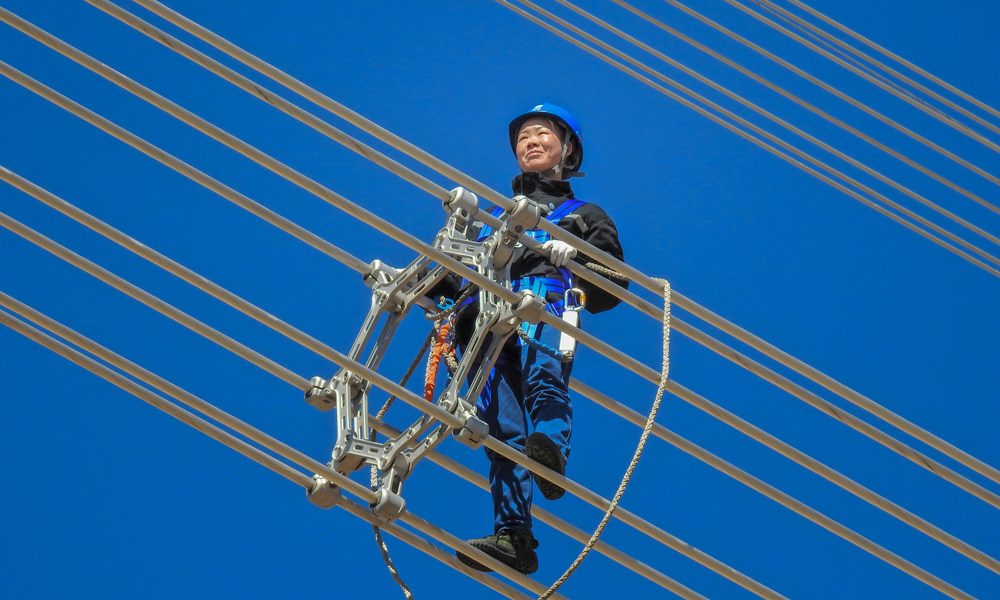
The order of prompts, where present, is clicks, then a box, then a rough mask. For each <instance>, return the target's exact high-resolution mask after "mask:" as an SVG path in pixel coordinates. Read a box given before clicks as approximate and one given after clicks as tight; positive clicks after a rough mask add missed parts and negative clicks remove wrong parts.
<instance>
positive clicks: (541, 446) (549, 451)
mask: <svg viewBox="0 0 1000 600" xmlns="http://www.w3.org/2000/svg"><path fill="white" fill-rule="evenodd" d="M524 454H525V455H527V457H528V458H531V459H534V460H536V461H538V462H540V463H542V464H543V465H545V466H546V467H548V468H550V469H552V470H553V471H555V472H556V473H559V474H560V475H565V474H566V457H564V456H563V453H562V450H560V449H559V445H558V444H556V443H555V442H553V441H552V440H551V439H550V438H549V436H547V435H545V434H544V433H539V432H537V431H536V432H535V433H532V434H531V435H529V436H528V439H527V441H526V442H525V443H524ZM531 476H532V477H534V478H535V483H536V484H537V485H538V491H540V492H541V493H542V496H543V497H544V498H545V499H546V500H558V499H559V498H562V497H563V494H565V493H566V490H564V489H562V488H561V487H559V486H558V485H556V484H554V483H552V482H551V481H549V480H548V479H545V478H542V477H539V476H538V475H535V474H534V473H532V474H531Z"/></svg>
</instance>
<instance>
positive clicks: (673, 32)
mask: <svg viewBox="0 0 1000 600" xmlns="http://www.w3.org/2000/svg"><path fill="white" fill-rule="evenodd" d="M612 1H613V2H614V3H615V4H618V5H619V6H621V7H622V8H625V9H626V10H628V11H630V12H631V13H633V14H635V15H636V16H638V17H640V18H642V19H644V20H646V21H647V22H649V23H651V24H653V25H655V26H656V27H659V28H660V29H662V30H664V31H666V32H667V33H670V34H671V35H673V36H675V37H677V38H678V39H681V40H683V41H685V42H687V43H688V44H690V45H692V46H694V47H695V48H697V49H699V50H701V51H702V52H704V53H706V54H708V55H709V56H711V57H713V58H715V59H716V60H719V61H720V62H722V63H724V64H726V65H728V66H729V67H731V68H733V69H736V70H737V71H739V72H740V73H742V74H744V75H746V76H747V77H749V78H751V79H753V80H754V81H756V82H757V83H760V84H761V85H763V86H765V87H767V88H768V89H770V90H771V91H773V92H775V93H777V94H780V95H782V96H784V97H785V98H787V99H789V100H791V101H792V102H795V103H796V104H798V105H799V106H801V107H802V108H805V109H806V110H808V111H810V112H812V113H813V114H816V115H818V116H820V117H822V118H823V119H825V120H827V121H829V122H830V123H833V124H834V125H837V126H838V127H840V128H841V129H843V130H845V131H847V132H849V133H851V134H852V135H854V136H856V137H858V138H859V139H861V140H864V141H865V142H868V143H869V144H871V145H873V146H875V147H876V148H878V149H879V150H882V151H883V152H885V153H887V154H889V155H890V156H892V157H894V158H896V159H898V160H900V161H902V162H903V163H905V164H907V165H909V166H911V167H913V168H914V169H917V170H918V171H920V172H921V173H924V174H926V175H928V176H930V177H932V178H934V179H936V180H943V181H944V182H945V183H946V185H948V186H949V187H951V188H952V189H954V190H956V191H958V192H959V193H962V194H964V195H966V196H969V197H972V198H974V199H976V200H978V201H980V203H985V202H986V201H985V200H983V199H982V198H980V197H979V196H976V195H974V194H972V193H971V192H969V191H968V190H965V189H963V188H959V187H958V186H957V185H956V184H954V183H953V182H951V181H948V180H946V179H943V178H942V177H940V176H939V175H937V174H936V173H934V172H932V171H931V170H930V169H927V168H926V167H924V166H923V165H921V164H919V163H918V162H916V161H914V160H912V159H910V158H908V157H907V156H906V155H904V154H902V153H900V152H897V151H895V150H893V149H892V148H890V147H888V146H886V145H885V144H883V143H881V142H879V141H878V140H877V139H875V138H873V137H871V136H869V135H867V134H865V133H863V132H861V131H860V130H858V129H857V128H855V127H852V126H850V125H848V124H847V123H845V122H844V121H841V120H840V119H838V118H836V117H834V116H833V115H831V114H829V113H827V112H825V111H823V110H822V109H820V108H818V107H816V106H814V105H812V104H810V103H808V102H806V101H805V100H803V99H802V98H800V97H798V96H796V95H794V94H792V93H790V92H788V91H787V90H785V89H784V88H781V87H779V86H778V85H776V84H774V83H772V82H771V81H769V80H768V79H766V78H764V77H761V76H760V75H757V74H756V73H754V72H753V71H751V70H750V69H747V68H746V67H743V66H742V65H740V64H739V63H737V62H736V61H733V60H731V59H729V58H726V57H725V56H723V55H722V54H720V53H718V52H716V51H715V50H712V49H711V48H709V47H708V46H706V45H704V44H701V43H699V42H698V41H696V40H694V39H692V38H691V37H689V36H686V35H684V34H683V33H681V32H680V31H677V30H676V29H674V28H673V27H670V26H668V25H666V24H665V23H663V22H662V21H659V20H657V19H654V18H653V17H651V16H650V15H648V14H646V13H644V12H642V11H641V10H639V9H637V8H635V7H634V6H632V5H631V4H629V3H627V2H624V1H623V0H612ZM612 29H614V28H612ZM615 31H616V33H618V30H615ZM619 35H626V34H622V33H619ZM627 37H628V39H629V41H631V42H632V43H633V44H636V45H639V46H640V47H642V48H643V49H644V50H646V51H647V52H649V53H651V54H654V55H655V56H656V57H657V58H660V59H661V60H664V61H668V62H670V63H671V64H674V63H675V62H676V61H673V60H672V59H670V58H669V57H667V56H666V55H664V54H663V53H662V52H659V51H657V50H655V49H653V48H651V47H649V46H648V45H646V44H642V42H639V41H638V40H635V39H634V38H632V37H631V36H627ZM676 66H678V68H683V67H682V66H681V65H679V64H677V65H676ZM692 75H693V73H692ZM741 101H742V99H741ZM803 137H806V136H805V135H803ZM814 143H815V142H814ZM831 151H833V150H831ZM842 158H844V157H842ZM844 160H849V161H853V159H850V158H849V157H847V158H844ZM852 164H854V162H852ZM855 166H858V165H855ZM859 168H862V169H864V170H865V172H866V173H868V174H869V175H872V176H873V177H876V178H878V179H879V180H881V181H882V182H884V183H887V184H888V185H890V186H892V187H894V188H895V189H897V190H899V191H900V192H903V193H904V194H906V195H907V196H910V197H911V198H913V199H914V200H916V201H918V202H920V203H921V204H924V205H925V206H927V207H928V208H931V209H932V210H934V211H936V212H938V213H939V214H942V215H944V216H945V217H948V218H949V219H951V220H953V221H955V222H956V223H959V224H960V225H962V226H963V227H966V228H968V229H970V230H972V231H974V232H976V233H977V234H979V235H981V236H983V237H985V238H987V239H988V240H990V241H991V242H993V243H995V244H1000V239H998V238H997V237H996V236H994V235H992V234H990V233H989V232H986V231H984V230H983V229H981V228H979V227H977V226H975V225H974V224H972V223H969V222H968V221H966V220H964V219H962V218H960V217H958V216H957V215H955V214H953V213H951V212H950V211H947V210H945V209H943V208H941V207H940V206H938V205H937V204H935V203H933V202H931V201H930V200H927V199H926V198H924V197H923V196H920V195H919V194H917V193H915V192H913V191H912V190H910V189H908V188H905V187H903V186H901V185H900V184H898V183H896V182H895V181H893V180H891V179H889V178H887V177H885V176H884V175H882V174H881V173H879V172H878V171H876V170H874V169H870V168H868V167H865V166H859Z"/></svg>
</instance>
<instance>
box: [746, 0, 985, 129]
mask: <svg viewBox="0 0 1000 600" xmlns="http://www.w3.org/2000/svg"><path fill="white" fill-rule="evenodd" d="M755 1H757V2H758V3H760V4H763V5H765V6H766V7H767V8H768V9H769V10H771V11H772V12H776V13H779V14H780V15H781V16H782V17H784V18H785V19H790V20H792V21H794V22H795V24H796V25H797V26H799V27H804V28H806V29H808V30H809V31H810V32H812V33H813V34H815V35H819V36H820V37H822V38H824V39H825V40H826V41H827V42H832V43H833V44H835V45H837V46H839V47H840V48H842V49H844V50H846V51H847V52H850V53H851V54H854V55H855V56H857V57H859V58H861V59H862V60H864V61H866V62H868V63H869V64H872V65H874V66H876V67H877V68H879V69H882V70H883V71H885V72H887V73H889V74H890V75H892V76H894V77H896V78H897V79H900V80H902V81H904V82H906V83H907V84H909V85H910V86H912V87H914V88H916V89H917V90H919V91H920V92H923V93H924V94H927V95H928V96H930V97H931V98H934V99H935V100H937V101H938V102H941V103H943V104H945V105H946V106H948V107H949V108H951V109H952V110H955V111H958V112H959V113H961V114H962V115H964V116H965V117H968V118H969V119H972V120H973V121H975V122H977V123H979V124H980V125H982V126H984V127H987V128H989V129H990V130H992V131H994V132H995V133H1000V128H998V127H997V126H996V125H994V124H993V123H990V122H989V121H987V120H985V119H983V118H982V117H980V116H979V115H977V114H975V113H973V112H972V111H969V110H967V109H965V108H964V107H962V106H959V105H958V104H956V103H954V102H952V101H951V100H949V99H948V98H945V97H944V96H942V95H941V94H938V93H937V92H935V91H933V90H931V89H930V88H928V87H927V86H924V85H922V84H920V83H919V82H917V81H914V80H913V79H911V78H909V77H907V76H906V75H904V74H902V73H900V72H899V71H896V70H895V69H893V68H891V67H889V66H888V65H886V64H884V63H882V62H879V61H878V60H876V59H874V58H872V57H871V56H868V55H867V54H865V53H864V52H862V51H861V50H858V49H857V48H855V47H854V46H851V45H850V44H848V43H846V42H844V41H842V40H840V39H839V38H837V37H836V36H833V35H830V34H829V33H827V32H826V31H823V29H821V28H819V27H817V26H815V25H813V24H812V23H810V22H808V21H806V20H805V19H803V18H801V17H799V16H798V15H796V14H794V13H792V12H791V11H788V10H785V9H783V8H781V7H780V6H778V5H777V4H774V3H773V2H769V1H768V0H755ZM793 4H796V5H798V6H802V5H801V4H799V3H795V2H793ZM824 20H825V19H824ZM828 22H829V21H828ZM998 116H1000V115H998Z"/></svg>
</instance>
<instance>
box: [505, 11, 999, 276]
mask: <svg viewBox="0 0 1000 600" xmlns="http://www.w3.org/2000/svg"><path fill="white" fill-rule="evenodd" d="M518 1H519V2H521V3H522V4H524V5H526V6H530V7H532V8H533V9H535V11H537V12H539V13H540V14H543V15H545V16H547V17H548V18H549V19H552V20H553V21H556V22H557V23H559V24H560V25H562V26H564V27H566V28H568V29H571V30H572V31H573V32H574V33H577V35H581V36H584V37H586V39H588V40H590V41H592V42H593V43H597V44H599V45H600V46H601V47H602V48H605V49H606V50H608V51H610V52H613V53H615V55H616V56H618V57H619V58H622V59H624V60H627V61H629V62H630V63H632V64H633V65H634V66H637V67H639V68H641V69H643V70H645V71H646V72H648V73H649V74H651V75H653V76H654V77H657V78H658V79H661V80H662V81H665V82H666V83H668V84H670V85H673V86H674V87H676V88H678V89H680V90H681V91H683V92H684V93H686V94H688V95H689V96H692V97H694V98H696V99H698V100H701V101H702V102H705V103H707V100H706V99H705V98H703V97H701V96H697V95H695V94H694V93H693V91H692V90H690V89H688V88H685V87H683V86H680V85H679V84H678V83H677V82H675V81H673V80H671V79H670V78H668V77H666V76H665V75H663V74H662V73H660V72H659V71H656V70H655V69H651V68H649V67H647V66H646V65H644V64H643V63H641V62H639V61H635V60H632V59H631V57H629V56H627V55H626V54H624V53H622V52H619V51H617V50H616V49H615V48H613V47H612V46H610V45H608V44H605V43H603V42H601V41H600V40H598V39H597V38H595V37H593V36H591V35H589V34H587V33H585V32H584V31H583V30H581V29H579V28H577V27H575V26H573V25H571V24H570V23H568V22H567V21H565V20H563V19H560V18H559V17H557V16H556V15H554V14H553V13H551V12H549V11H547V10H544V9H542V8H541V7H539V6H538V5H537V4H534V3H532V2H529V1H528V0H518ZM555 1H556V2H558V3H559V4H561V5H563V6H565V7H566V8H568V9H570V10H572V11H573V12H575V13H576V14H578V15H580V16H582V17H584V18H586V19H587V20H589V21H590V22H592V23H595V24H597V25H599V26H600V27H602V28H604V29H605V30H607V31H609V32H611V33H613V34H615V35H617V36H618V37H620V38H621V39H623V40H625V41H627V42H629V43H631V44H632V45H634V46H636V47H637V48H640V49H642V50H644V51H646V52H648V53H650V54H652V55H653V56H655V57H657V58H659V59H660V60H662V61H664V62H666V63H667V64H669V65H671V66H673V67H675V68H677V69H679V70H681V71H683V72H684V73H686V74H688V75H690V76H691V77H694V78H695V79H697V80H698V81H700V82H702V83H704V84H705V85H708V86H709V87H711V88H712V89H714V90H716V91H718V92H721V93H722V94H724V95H726V96H727V97H729V98H731V99H733V100H735V101H737V102H739V103H740V104H742V105H743V106H746V107H747V108H749V109H751V110H753V111H754V112H756V113H757V114H760V115H761V116H763V117H765V118H767V119H769V120H771V121H772V122H774V123H776V124H778V125H780V126H782V127H784V128H785V129H787V130H789V131H791V132H792V133H794V134H796V135H798V136H799V137H801V138H803V139H805V140H807V141H809V142H811V143H813V144H815V145H817V146H819V147H820V148H822V149H823V150H826V151H827V152H830V153H831V154H833V155H834V156H836V157H837V158H840V159H841V160H844V161H846V162H847V163H849V164H851V165H852V166H854V167H857V168H859V169H861V170H862V171H864V172H865V173H867V174H868V175H871V176H872V177H875V178H876V179H878V180H879V181H882V182H883V183H886V184H888V185H890V186H892V187H893V188H895V189H896V190H898V191H900V192H902V193H904V194H906V195H907V196H909V197H911V198H913V199H914V200H916V201H918V202H920V203H921V204H923V205H924V206H927V207H928V208H930V209H932V210H934V211H935V212H937V213H939V214H941V215H943V216H945V217H947V218H948V219H950V220H952V221H954V222H955V223H958V224H959V225H961V226H962V227H965V228H966V229H969V230H970V231H972V232H974V233H977V234H979V235H981V236H983V237H985V238H986V239H988V240H989V241H991V242H993V243H995V244H1000V239H998V238H997V237H995V236H993V235H992V234H990V233H988V232H986V231H984V230H983V229H981V228H979V227H977V226H975V225H973V224H972V223H970V222H968V221H966V220H965V219H962V218H961V217H959V216H958V215H955V214H953V213H951V212H950V211H947V210H945V209H943V208H941V207H940V206H938V205H937V204H935V203H934V202H931V201H930V200H927V199H926V198H924V197H923V196H921V195H919V194H917V193H916V192H913V191H912V190H910V189H908V188H906V187H904V186H902V185H900V184H899V183H896V182H895V181H893V180H892V179H889V178H888V177H886V176H885V175H883V174H882V173H880V172H878V171H876V170H875V169H872V168H871V167H869V166H867V165H865V164H864V163H862V162H860V161H858V160H855V159H854V158H852V157H850V156H848V155H846V154H844V153H843V152H841V151H840V150H837V149H836V148H834V147H832V146H830V145H829V144H827V143H825V142H823V141H822V140H819V139H817V138H816V137H815V136H812V135H810V134H809V133H806V132H805V131H803V130H802V129H799V128H798V127H795V126H794V125H792V124H790V123H788V122H787V121H785V120H784V119H781V118H779V117H778V116H776V115H774V114H773V113H770V112H768V111H766V110H764V109H762V108H761V107H759V106H757V105H756V104H754V103H753V102H750V101H748V100H747V99H745V98H743V97H742V96H740V95H739V94H736V93H734V92H732V91H731V90H729V89H727V88H725V87H723V86H721V85H719V84H717V83H716V82H714V81H712V80H711V79H709V78H707V77H705V76H703V75H701V74H700V73H698V72H697V71H695V70H693V69H690V68H688V67H686V66H684V65H683V64H681V63H679V62H677V61H676V60H674V59H672V58H670V57H669V56H667V55H666V54H664V53H662V52H660V51H658V50H656V49H655V48H652V47H651V46H649V45H648V44H645V43H643V42H641V41H639V40H637V39H636V38H634V37H633V36H631V35H629V34H627V33H625V32H623V31H622V30H620V29H618V28H616V27H613V26H611V25H610V24H609V23H607V22H606V21H604V20H603V19H599V18H597V17H595V16H594V15H592V14H590V13H588V12H587V11H585V10H583V9H581V8H579V7H577V6H576V5H575V4H573V3H571V2H568V1H567V0H555ZM692 41H693V40H692ZM713 55H714V54H713ZM727 64H728V63H727ZM741 72H742V69H741ZM747 72H749V71H747ZM754 78H755V79H757V80H760V81H764V80H763V78H758V77H756V76H754ZM769 87H770V86H769ZM774 87H776V86H774ZM779 89H780V88H779ZM789 96H791V95H790V94H789ZM791 98H793V99H795V100H796V101H798V102H799V103H800V104H802V105H803V106H805V107H810V108H814V107H811V105H808V104H807V103H804V102H802V101H801V100H799V99H798V98H796V97H795V96H791ZM708 105H709V106H711V107H713V108H716V109H718V108H719V107H718V106H717V105H714V104H711V103H708ZM816 111H818V109H816ZM816 111H814V112H816ZM726 114H727V116H730V118H733V116H732V115H733V114H732V113H728V112H727V113H726ZM818 114H821V115H826V113H823V112H822V111H818ZM826 116H828V115H826ZM831 119H832V117H831ZM834 121H835V122H837V123H839V121H836V119H834ZM851 129H852V128H848V130H851ZM755 131H756V130H755ZM769 139H772V138H770V137H769ZM772 141H777V140H776V139H772ZM783 147H786V148H790V146H785V145H784V144H783ZM799 156H801V157H803V158H806V159H807V160H809V161H810V162H812V163H813V164H815V165H817V166H819V167H821V168H824V169H826V170H827V171H830V172H831V173H836V171H833V170H832V169H831V168H830V167H829V166H828V165H826V164H825V163H823V162H822V161H819V160H817V159H813V158H809V157H808V155H806V154H805V153H804V152H803V153H799ZM843 179H844V180H845V181H847V182H848V183H851V184H853V185H854V186H855V187H858V188H859V189H862V190H864V191H865V192H867V193H869V194H871V195H873V196H875V197H876V198H878V199H879V200H881V201H882V202H884V203H886V204H888V205H889V206H891V207H892V208H894V209H896V210H897V211H899V212H902V213H903V214H905V215H906V216H908V217H910V218H911V219H914V220H916V221H918V222H920V223H921V224H923V225H924V226H926V227H930V228H931V229H933V230H934V231H936V232H937V233H938V234H940V235H943V236H945V237H947V238H948V239H950V240H952V241H953V242H956V243H958V244H960V245H962V246H964V247H965V248H966V249H968V250H971V251H973V252H975V253H977V254H979V255H980V256H982V257H984V258H986V259H987V260H989V261H990V262H993V263H994V264H997V265H1000V259H997V258H996V257H994V256H992V255H991V254H989V253H987V252H985V251H983V250H981V249H980V248H977V247H976V246H974V245H973V244H970V243H969V242H966V241H965V240H963V239H961V238H960V237H958V236H956V235H954V234H952V233H950V232H948V231H946V230H945V229H943V228H941V227H938V226H937V225H935V224H933V223H931V222H930V221H928V220H927V219H924V218H923V217H921V216H919V215H917V214H916V213H914V212H913V211H911V210H908V209H906V208H904V207H903V206H901V205H900V204H898V203H896V202H893V201H892V200H890V199H889V198H887V197H886V196H884V195H882V194H879V193H877V192H875V191H874V190H872V189H871V188H867V187H864V186H860V185H859V184H858V183H857V182H856V181H853V180H850V179H847V178H843Z"/></svg>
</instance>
